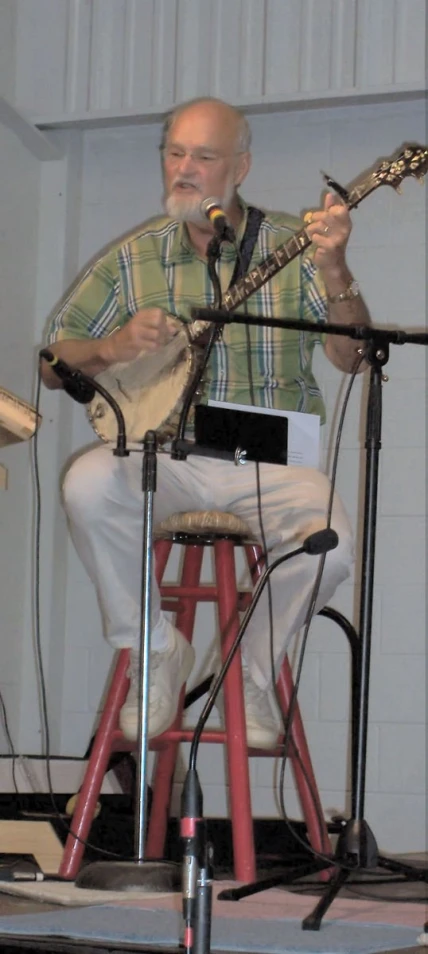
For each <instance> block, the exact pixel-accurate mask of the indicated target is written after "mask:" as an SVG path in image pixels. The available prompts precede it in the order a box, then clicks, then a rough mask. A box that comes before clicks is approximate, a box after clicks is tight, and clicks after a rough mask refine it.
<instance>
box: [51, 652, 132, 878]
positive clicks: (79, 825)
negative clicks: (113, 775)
mask: <svg viewBox="0 0 428 954" xmlns="http://www.w3.org/2000/svg"><path fill="white" fill-rule="evenodd" d="M128 665H129V650H128V649H122V650H121V651H120V652H119V659H118V662H117V664H116V668H115V671H114V675H113V679H112V681H111V685H110V689H109V691H108V695H107V699H106V702H105V705H104V710H103V714H102V716H101V719H100V724H99V727H98V729H97V732H96V735H95V739H94V743H93V746H92V751H91V754H90V757H89V760H88V764H87V767H86V771H85V775H84V779H83V784H82V787H81V789H80V792H79V795H78V798H77V802H76V808H75V810H74V812H73V818H72V821H71V830H70V833H69V835H68V836H67V840H66V843H65V847H64V853H63V856H62V860H61V866H60V869H59V875H60V877H61V878H64V879H66V880H69V881H72V880H73V879H74V878H75V877H76V875H77V873H78V871H79V868H80V864H81V861H82V857H83V853H84V850H85V845H84V841H85V840H86V838H87V837H88V834H89V829H90V827H91V824H92V820H93V817H94V814H95V808H96V804H97V800H98V796H99V793H100V791H101V786H102V783H103V779H104V775H105V773H106V771H107V766H108V763H109V759H110V755H111V743H112V736H113V732H114V731H115V729H116V728H117V723H118V718H119V712H120V710H121V708H122V706H123V703H124V702H125V699H126V693H127V691H128V685H129V682H128V678H127V671H128ZM76 836H77V837H76ZM78 839H80V840H78Z"/></svg>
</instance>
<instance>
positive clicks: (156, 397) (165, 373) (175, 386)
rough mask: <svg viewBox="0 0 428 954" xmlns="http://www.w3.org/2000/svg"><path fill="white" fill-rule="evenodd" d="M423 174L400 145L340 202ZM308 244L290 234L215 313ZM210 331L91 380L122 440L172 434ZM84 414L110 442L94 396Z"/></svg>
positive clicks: (109, 428) (416, 152) (426, 152)
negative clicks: (122, 431) (119, 416)
mask: <svg viewBox="0 0 428 954" xmlns="http://www.w3.org/2000/svg"><path fill="white" fill-rule="evenodd" d="M427 170H428V148H427V147H425V146H419V145H417V144H409V145H405V146H404V147H403V148H402V150H401V151H399V152H397V153H394V154H393V155H392V156H391V157H390V158H388V159H383V160H382V161H381V162H380V163H379V165H378V166H377V167H375V168H374V169H373V170H372V171H371V172H370V173H369V174H368V175H367V176H365V177H363V178H361V179H359V180H357V182H356V184H355V185H353V186H352V188H350V189H349V191H348V190H341V192H342V193H343V195H342V198H343V199H344V201H345V204H346V205H347V207H348V208H349V209H353V208H356V207H357V206H358V205H359V203H360V202H362V200H363V199H365V198H366V196H368V195H370V194H371V193H372V192H374V191H375V190H376V189H378V188H379V186H382V185H389V186H392V188H394V189H396V190H397V191H399V186H400V184H401V182H402V181H403V179H405V178H406V177H408V176H413V177H414V178H415V179H417V180H419V181H420V182H422V179H423V176H424V175H425V173H426V172H427ZM327 182H328V183H329V180H328V179H327ZM334 185H335V184H334ZM337 191H339V190H337ZM310 244H311V240H310V238H309V236H308V235H307V232H306V230H305V228H303V229H301V230H300V231H298V232H296V233H295V234H294V235H293V236H292V237H291V238H290V239H288V241H287V242H284V244H282V245H279V246H278V248H276V249H275V250H274V251H273V252H271V254H270V255H268V257H267V258H266V259H265V260H264V261H263V262H262V263H261V264H260V265H257V266H256V267H255V268H253V269H252V270H251V271H250V272H248V273H247V274H246V275H244V276H243V277H242V278H240V279H239V280H238V281H237V282H236V284H234V285H233V286H232V287H231V288H229V289H228V290H227V291H226V292H225V293H224V294H223V296H222V299H221V309H222V310H225V311H228V312H231V311H233V310H234V309H235V308H237V307H238V306H239V305H241V304H242V302H244V301H246V300H247V299H248V298H249V297H250V296H251V295H252V294H253V293H254V292H255V291H257V290H258V289H259V288H261V287H262V285H264V284H265V283H266V282H268V281H269V279H271V278H272V277H273V276H274V275H276V273H277V272H279V271H280V270H281V269H282V268H284V267H285V266H286V265H288V264H289V262H291V261H292V260H293V259H294V258H296V257H297V256H298V255H300V254H301V253H302V252H303V251H304V250H305V249H306V248H308V246H309V245H310ZM210 327H211V322H209V321H193V322H190V323H189V324H186V325H183V328H182V329H181V330H180V331H179V332H178V334H177V335H175V337H174V338H172V339H171V341H170V342H169V343H168V344H167V345H166V346H164V347H163V348H160V349H159V350H158V351H157V352H156V353H154V354H153V353H152V352H151V353H148V352H145V351H141V352H140V354H139V355H138V356H137V357H136V358H135V359H134V360H133V361H130V362H123V363H117V364H114V365H112V366H111V367H110V368H108V369H107V370H105V371H102V372H101V374H99V375H97V376H96V378H95V381H96V382H99V384H100V385H102V386H103V387H104V388H105V389H106V390H107V391H108V392H109V393H110V394H111V395H112V397H114V399H115V400H116V402H117V403H118V404H119V407H120V408H121V411H122V413H123V415H124V419H125V426H126V434H127V438H128V440H130V441H136V442H139V441H142V440H143V438H144V435H145V434H146V432H147V431H148V430H154V431H157V438H158V442H159V444H160V445H161V444H164V443H165V442H166V441H169V440H170V439H171V438H172V437H173V436H174V435H175V433H176V429H177V425H178V421H179V415H180V411H181V409H182V407H183V404H184V400H185V397H186V394H187V393H188V390H189V388H191V387H192V383H193V380H194V379H195V375H196V374H197V373H198V371H199V368H200V367H201V360H202V355H203V349H201V347H200V346H199V347H198V344H197V342H198V339H199V338H200V337H201V336H202V334H203V333H204V332H205V331H207V330H208V329H209V328H210ZM87 415H88V418H89V421H90V423H91V425H92V427H93V429H94V431H95V433H96V434H97V435H98V436H99V437H100V438H101V439H102V440H104V441H114V440H115V439H116V434H117V425H116V418H115V415H114V414H113V411H112V410H111V407H110V405H109V404H108V403H107V401H106V400H105V399H104V398H103V397H101V396H100V395H99V394H98V393H96V394H95V397H94V398H93V400H92V401H90V402H89V403H88V405H87Z"/></svg>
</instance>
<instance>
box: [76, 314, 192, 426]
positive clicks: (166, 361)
mask: <svg viewBox="0 0 428 954" xmlns="http://www.w3.org/2000/svg"><path fill="white" fill-rule="evenodd" d="M193 368H194V357H193V352H192V349H191V347H190V346H189V342H188V338H187V334H186V333H185V332H184V331H180V332H179V333H178V335H175V337H174V338H172V339H171V341H170V342H168V344H167V345H165V347H164V348H160V349H159V351H156V352H154V353H153V352H150V353H149V352H146V351H141V352H140V354H139V355H137V357H136V358H135V359H134V360H133V361H130V362H123V363H119V364H114V365H112V366H111V367H110V368H108V369H107V370H106V371H103V372H102V373H101V374H98V375H97V376H96V378H95V381H97V382H99V384H101V385H102V386H103V387H104V388H105V389H106V391H108V392H109V394H111V396H112V397H113V398H114V400H115V401H116V402H117V404H118V405H119V407H120V409H121V411H122V414H123V416H124V419H125V428H126V438H127V440H128V441H133V442H139V441H142V440H143V439H144V435H145V434H146V432H147V431H148V430H153V431H157V437H158V441H159V443H165V441H167V440H169V439H170V438H171V437H172V436H173V435H174V433H175V427H176V424H177V420H175V421H172V420H170V419H171V417H172V416H173V415H175V416H176V415H177V414H178V413H179V412H180V410H181V405H182V400H183V395H184V392H185V389H186V385H187V384H188V382H189V380H190V378H191V375H192V371H193ZM86 411H87V415H88V419H89V422H90V424H91V425H92V427H93V429H94V431H95V433H96V434H97V435H98V437H100V438H101V439H102V440H103V441H115V440H116V437H117V422H116V417H115V414H114V412H113V411H112V409H111V407H110V405H109V404H108V402H107V401H106V400H105V398H103V397H102V395H100V394H98V393H96V394H95V397H94V398H93V400H92V401H90V402H89V404H88V405H87V408H86Z"/></svg>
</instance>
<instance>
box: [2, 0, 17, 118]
mask: <svg viewBox="0 0 428 954" xmlns="http://www.w3.org/2000/svg"><path fill="white" fill-rule="evenodd" d="M16 15H17V10H16V4H15V3H14V0H3V2H2V3H1V4H0V90H1V95H2V96H4V97H5V98H6V99H8V100H9V102H13V101H14V94H15V47H16Z"/></svg>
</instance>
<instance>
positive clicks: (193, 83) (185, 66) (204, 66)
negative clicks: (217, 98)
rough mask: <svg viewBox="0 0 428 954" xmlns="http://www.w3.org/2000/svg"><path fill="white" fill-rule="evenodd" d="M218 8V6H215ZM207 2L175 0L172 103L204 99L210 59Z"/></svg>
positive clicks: (209, 9)
mask: <svg viewBox="0 0 428 954" xmlns="http://www.w3.org/2000/svg"><path fill="white" fill-rule="evenodd" d="M217 5H218V6H220V5H221V3H218V4H217ZM212 14H213V7H212V3H211V0H205V2H203V3H201V0H178V7H177V41H176V51H177V52H176V66H175V70H176V72H175V92H174V99H175V101H176V102H182V101H183V100H186V99H191V98H192V97H194V96H207V95H208V94H210V93H211V92H212V90H211V61H212V56H213V30H212Z"/></svg>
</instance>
